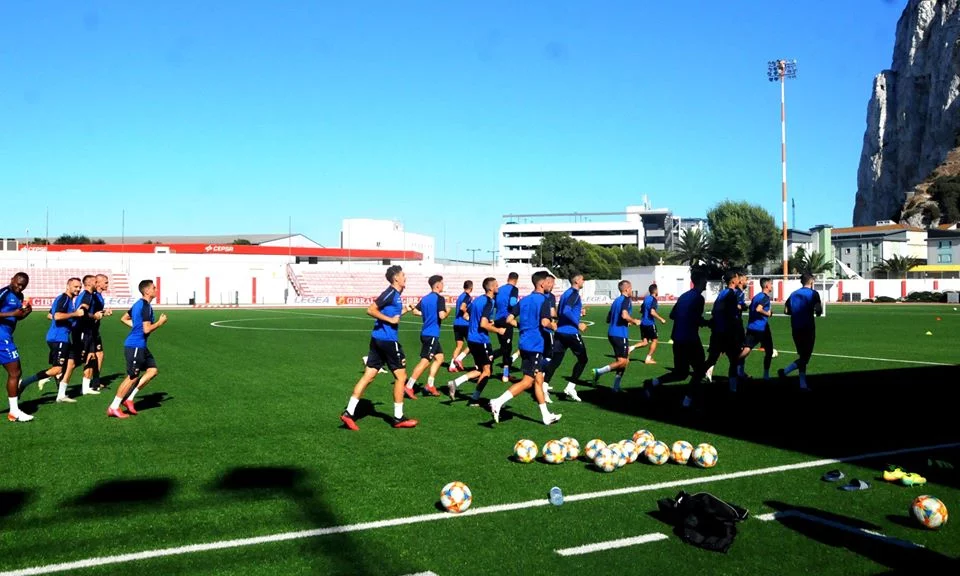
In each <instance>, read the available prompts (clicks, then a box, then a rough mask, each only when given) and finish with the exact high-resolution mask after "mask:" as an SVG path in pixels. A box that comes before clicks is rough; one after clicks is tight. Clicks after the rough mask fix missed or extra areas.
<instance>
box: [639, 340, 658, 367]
mask: <svg viewBox="0 0 960 576" xmlns="http://www.w3.org/2000/svg"><path fill="white" fill-rule="evenodd" d="M659 342H660V340H658V339H657V338H654V339H653V340H651V341H650V350H649V351H648V352H647V357H646V358H645V359H644V360H643V363H644V364H656V363H657V361H656V360H654V359H653V354H654V353H655V352H656V351H657V344H658V343H659Z"/></svg>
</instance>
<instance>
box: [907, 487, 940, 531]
mask: <svg viewBox="0 0 960 576" xmlns="http://www.w3.org/2000/svg"><path fill="white" fill-rule="evenodd" d="M910 513H911V514H912V515H913V517H914V518H916V519H917V522H919V523H920V524H921V525H923V527H924V528H929V529H931V530H936V529H937V528H939V527H941V526H943V525H944V524H946V523H947V518H948V517H949V515H948V514H947V507H946V505H944V503H943V502H941V501H940V500H939V499H938V498H934V497H933V496H926V495H924V496H917V497H916V498H915V499H914V501H913V504H911V505H910Z"/></svg>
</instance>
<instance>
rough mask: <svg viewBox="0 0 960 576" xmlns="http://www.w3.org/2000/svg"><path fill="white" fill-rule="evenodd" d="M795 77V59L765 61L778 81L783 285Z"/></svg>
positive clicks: (770, 77)
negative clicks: (790, 96) (789, 84)
mask: <svg viewBox="0 0 960 576" xmlns="http://www.w3.org/2000/svg"><path fill="white" fill-rule="evenodd" d="M796 77H797V61H796V60H771V61H769V62H767V80H769V81H770V82H780V166H781V171H782V174H783V178H782V181H781V187H780V190H781V202H782V205H783V285H784V287H786V285H787V272H788V270H787V261H788V260H789V252H788V249H787V106H786V80H787V78H791V79H795V78H796Z"/></svg>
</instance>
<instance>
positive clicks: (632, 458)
mask: <svg viewBox="0 0 960 576" xmlns="http://www.w3.org/2000/svg"><path fill="white" fill-rule="evenodd" d="M620 449H621V450H623V453H624V454H626V455H627V464H633V463H634V462H636V461H637V457H638V456H639V455H640V452H639V451H638V450H637V444H636V443H635V442H634V441H633V440H621V441H620Z"/></svg>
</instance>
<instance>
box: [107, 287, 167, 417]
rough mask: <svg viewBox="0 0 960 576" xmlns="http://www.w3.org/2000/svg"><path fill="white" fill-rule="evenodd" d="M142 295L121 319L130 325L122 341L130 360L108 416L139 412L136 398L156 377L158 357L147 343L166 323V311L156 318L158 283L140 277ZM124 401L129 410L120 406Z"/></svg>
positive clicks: (124, 351)
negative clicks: (154, 305) (155, 304)
mask: <svg viewBox="0 0 960 576" xmlns="http://www.w3.org/2000/svg"><path fill="white" fill-rule="evenodd" d="M137 290H139V292H140V299H139V300H137V301H136V302H135V303H134V304H133V306H131V307H130V310H128V311H127V312H126V313H124V315H123V317H122V318H121V319H120V321H121V322H123V323H124V324H126V325H127V326H129V327H130V333H129V334H128V335H127V337H126V339H125V340H124V341H123V355H124V360H126V364H127V375H126V377H125V378H124V379H123V382H121V383H120V387H119V388H117V394H116V396H114V398H113V402H111V403H110V406H109V407H108V408H107V417H109V418H120V419H121V420H122V419H124V418H129V417H130V416H131V415H133V416H136V415H137V410H136V408H135V407H134V403H133V400H134V398H136V396H137V393H138V392H140V391H141V390H143V387H144V386H146V385H147V384H149V383H150V381H151V380H153V379H154V378H156V377H157V374H158V370H157V361H156V359H155V358H154V357H153V354H151V353H150V348H149V347H147V340H148V339H149V338H150V335H151V334H153V333H154V332H156V331H157V329H158V328H160V327H161V326H163V325H165V324H166V323H167V315H166V314H161V315H160V317H159V318H155V317H154V314H153V305H152V302H153V299H154V298H155V297H156V294H157V287H156V285H155V284H154V283H153V280H141V281H140V283H139V284H138V285H137ZM121 403H122V404H123V407H124V408H125V409H126V412H124V411H123V410H121V409H120V405H121Z"/></svg>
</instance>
